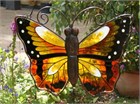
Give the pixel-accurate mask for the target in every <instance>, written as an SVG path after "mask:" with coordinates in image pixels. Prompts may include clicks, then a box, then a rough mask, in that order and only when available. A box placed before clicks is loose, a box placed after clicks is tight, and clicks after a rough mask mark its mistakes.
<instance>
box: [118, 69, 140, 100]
mask: <svg viewBox="0 0 140 104" xmlns="http://www.w3.org/2000/svg"><path fill="white" fill-rule="evenodd" d="M116 89H117V90H118V92H119V94H120V95H122V96H126V97H134V98H139V72H132V73H131V72H124V73H122V74H121V75H120V77H119V79H118V81H117V83H116Z"/></svg>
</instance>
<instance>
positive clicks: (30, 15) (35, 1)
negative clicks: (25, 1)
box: [28, 0, 37, 18]
mask: <svg viewBox="0 0 140 104" xmlns="http://www.w3.org/2000/svg"><path fill="white" fill-rule="evenodd" d="M36 4H37V0H34V4H33V8H32V10H31V13H30V14H29V15H28V17H29V18H32V14H33V12H34V9H35V6H36Z"/></svg>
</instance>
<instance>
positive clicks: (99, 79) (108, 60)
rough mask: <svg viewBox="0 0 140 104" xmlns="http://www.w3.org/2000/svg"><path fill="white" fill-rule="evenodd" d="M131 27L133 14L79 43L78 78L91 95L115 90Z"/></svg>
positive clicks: (117, 20) (111, 23) (106, 26)
mask: <svg viewBox="0 0 140 104" xmlns="http://www.w3.org/2000/svg"><path fill="white" fill-rule="evenodd" d="M129 25H130V15H122V16H118V17H117V18H115V19H112V20H111V21H108V22H106V23H105V25H104V26H102V27H100V28H99V29H98V30H96V31H95V32H93V33H91V34H90V35H89V36H87V37H86V38H84V39H83V40H82V41H81V42H80V44H79V47H80V49H79V55H78V57H79V78H80V80H81V83H82V84H83V87H84V88H85V89H86V90H87V91H88V92H89V93H90V94H91V95H95V94H97V93H99V92H102V91H105V92H106V91H107V92H108V91H112V90H113V89H114V85H115V83H116V81H117V79H118V76H119V65H118V64H119V58H120V56H121V55H122V52H123V46H124V44H125V42H126V39H127V38H128V36H129V35H128V32H129Z"/></svg>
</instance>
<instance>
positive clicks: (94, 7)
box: [71, 6, 103, 26]
mask: <svg viewBox="0 0 140 104" xmlns="http://www.w3.org/2000/svg"><path fill="white" fill-rule="evenodd" d="M91 9H99V10H101V11H103V9H102V8H99V7H96V6H90V7H87V8H85V9H83V10H81V11H80V12H79V13H78V14H77V15H76V16H75V18H74V19H73V21H72V24H71V26H73V24H74V22H75V21H76V20H77V18H78V16H79V15H81V14H82V13H83V12H85V11H88V10H91Z"/></svg>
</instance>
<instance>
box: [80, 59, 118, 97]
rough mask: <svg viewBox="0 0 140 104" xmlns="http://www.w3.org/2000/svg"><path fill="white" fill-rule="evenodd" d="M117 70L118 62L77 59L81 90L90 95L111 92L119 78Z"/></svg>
mask: <svg viewBox="0 0 140 104" xmlns="http://www.w3.org/2000/svg"><path fill="white" fill-rule="evenodd" d="M118 69H119V65H118V61H112V62H105V61H104V60H98V59H93V58H79V78H80V81H81V83H82V84H83V88H84V89H85V90H86V91H87V92H88V93H90V94H91V95H96V94H99V93H100V92H110V91H112V90H113V89H114V85H115V83H116V81H117V79H118V77H119V70H118Z"/></svg>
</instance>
